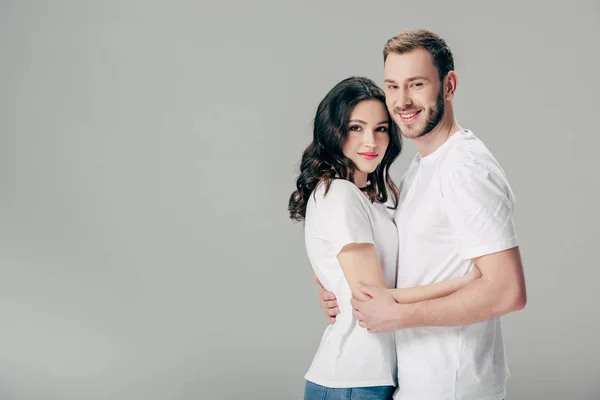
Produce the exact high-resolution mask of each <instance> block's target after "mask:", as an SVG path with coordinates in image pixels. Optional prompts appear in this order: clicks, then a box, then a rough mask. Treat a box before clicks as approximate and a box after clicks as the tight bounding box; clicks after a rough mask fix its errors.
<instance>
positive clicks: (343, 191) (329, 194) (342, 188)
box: [314, 179, 368, 202]
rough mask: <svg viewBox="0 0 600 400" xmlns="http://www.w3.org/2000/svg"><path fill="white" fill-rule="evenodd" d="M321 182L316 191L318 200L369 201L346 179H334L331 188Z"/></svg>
mask: <svg viewBox="0 0 600 400" xmlns="http://www.w3.org/2000/svg"><path fill="white" fill-rule="evenodd" d="M327 185H328V184H327V183H326V182H320V183H319V184H318V185H317V187H316V188H315V190H314V194H315V197H316V198H317V199H319V198H322V199H328V201H330V202H346V201H368V199H367V198H366V197H365V196H364V195H363V193H362V192H361V191H360V189H359V188H358V187H357V186H356V185H355V184H354V183H352V182H350V181H348V180H345V179H332V180H331V181H330V182H329V186H327Z"/></svg>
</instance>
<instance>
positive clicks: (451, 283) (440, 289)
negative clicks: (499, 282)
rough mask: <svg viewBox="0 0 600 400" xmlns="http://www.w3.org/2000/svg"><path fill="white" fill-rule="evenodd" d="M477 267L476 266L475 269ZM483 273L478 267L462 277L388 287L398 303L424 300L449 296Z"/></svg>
mask: <svg viewBox="0 0 600 400" xmlns="http://www.w3.org/2000/svg"><path fill="white" fill-rule="evenodd" d="M475 268H477V267H474V269H475ZM480 277H481V273H480V272H479V270H478V269H477V270H476V271H475V270H474V271H472V272H470V273H469V274H467V275H465V276H461V277H460V278H455V279H449V280H447V281H443V282H438V283H431V284H428V285H423V286H416V287H410V288H401V289H387V290H388V292H389V293H390V294H391V295H392V297H393V298H394V300H396V302H398V303H404V304H408V303H417V302H419V301H424V300H432V299H437V298H440V297H444V296H448V295H450V294H452V293H454V292H456V291H457V290H458V289H460V288H462V287H463V286H465V285H467V284H469V283H470V282H473V281H474V280H475V279H479V278H480Z"/></svg>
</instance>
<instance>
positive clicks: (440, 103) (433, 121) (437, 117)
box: [394, 88, 445, 139]
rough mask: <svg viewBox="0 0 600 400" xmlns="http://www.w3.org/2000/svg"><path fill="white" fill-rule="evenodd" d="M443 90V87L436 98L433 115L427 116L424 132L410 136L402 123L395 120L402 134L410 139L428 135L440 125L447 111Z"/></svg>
mask: <svg viewBox="0 0 600 400" xmlns="http://www.w3.org/2000/svg"><path fill="white" fill-rule="evenodd" d="M442 92H443V91H442V88H440V91H439V92H438V95H437V98H436V104H435V108H434V109H432V110H431V115H430V116H429V117H428V118H427V123H426V124H425V128H424V129H423V132H421V133H419V134H418V135H416V136H408V135H406V134H405V133H404V132H402V129H401V128H400V125H399V124H398V123H396V122H395V121H394V123H396V126H397V127H398V130H399V131H400V133H401V134H402V136H404V137H406V138H408V139H416V138H420V137H423V136H425V135H427V134H428V133H429V132H431V131H432V130H433V129H434V128H435V127H436V126H438V124H439V123H440V121H441V120H442V117H443V116H444V111H445V107H444V96H443V94H442Z"/></svg>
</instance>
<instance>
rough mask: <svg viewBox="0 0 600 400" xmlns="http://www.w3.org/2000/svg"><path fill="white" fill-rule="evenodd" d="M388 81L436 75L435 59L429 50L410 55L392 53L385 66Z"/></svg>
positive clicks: (413, 52) (414, 52)
mask: <svg viewBox="0 0 600 400" xmlns="http://www.w3.org/2000/svg"><path fill="white" fill-rule="evenodd" d="M384 73H385V78H386V79H402V80H404V79H410V78H412V77H415V76H425V77H427V76H429V75H435V74H436V73H437V70H436V68H435V65H434V63H433V57H432V56H431V54H429V52H428V51H427V50H424V49H417V50H413V51H411V52H408V53H402V54H398V53H391V54H389V55H388V57H387V59H386V61H385V64H384Z"/></svg>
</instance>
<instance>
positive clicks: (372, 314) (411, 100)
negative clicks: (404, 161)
mask: <svg viewBox="0 0 600 400" xmlns="http://www.w3.org/2000/svg"><path fill="white" fill-rule="evenodd" d="M383 54H384V66H385V67H384V70H385V80H384V82H385V92H386V103H387V106H388V109H389V111H390V114H391V115H392V117H393V119H394V121H395V123H396V124H397V125H398V127H399V128H400V131H401V132H402V135H403V136H404V137H406V138H408V139H410V140H412V141H413V142H414V143H415V145H416V147H417V150H418V154H417V155H416V156H415V158H414V160H413V161H412V163H411V165H410V166H409V168H408V171H407V172H406V174H405V175H404V177H403V178H402V182H401V184H400V189H401V197H400V205H399V207H398V209H397V210H396V211H395V215H394V219H395V222H396V225H397V227H398V232H399V240H400V247H399V249H400V250H399V258H398V274H397V287H411V286H418V285H423V284H428V283H433V282H438V281H442V280H446V279H451V278H454V277H458V276H461V275H464V274H466V273H467V272H468V271H469V270H470V269H471V268H473V266H474V265H477V267H478V268H479V269H480V271H481V274H482V276H481V278H479V279H477V280H476V281H474V282H472V283H470V284H468V285H467V286H465V287H464V288H462V289H460V290H458V291H457V292H455V293H453V294H451V295H448V296H446V297H443V298H439V299H434V300H428V301H423V302H419V303H413V304H399V303H396V302H395V301H394V299H393V298H392V297H391V296H389V295H387V294H386V293H385V292H384V291H383V290H381V289H377V288H374V287H367V286H363V287H362V289H361V291H363V292H364V293H365V294H367V295H369V296H370V297H371V299H370V300H368V301H364V302H361V301H358V300H357V299H353V300H352V305H353V306H354V315H355V317H356V318H357V319H358V320H359V324H360V326H362V327H365V328H367V329H368V330H369V331H370V332H389V331H394V332H395V335H396V351H397V357H398V383H399V388H398V390H397V391H396V393H395V394H394V399H397V400H450V399H452V400H467V399H469V400H477V399H479V400H483V399H485V400H502V399H504V398H505V395H506V379H507V378H508V368H507V366H506V359H505V354H504V344H503V341H502V330H501V327H500V320H499V317H500V316H501V315H504V314H506V313H509V312H513V311H517V310H520V309H522V308H523V307H525V303H526V289H525V279H524V276H523V266H522V262H521V257H520V254H519V247H518V242H517V236H516V232H515V227H514V223H513V214H514V207H515V199H514V196H513V193H512V190H511V188H510V186H509V184H508V182H507V179H506V177H505V175H504V172H503V171H502V169H501V168H500V165H499V164H498V162H497V161H496V159H495V158H494V157H493V156H492V154H491V153H490V152H489V150H488V149H487V148H486V147H485V146H484V144H483V143H482V142H481V141H480V140H479V139H478V138H477V137H476V136H475V135H474V134H473V133H472V132H470V131H468V130H465V129H463V128H462V127H461V126H460V125H459V124H458V123H457V121H456V120H455V119H454V113H453V107H452V99H453V97H454V94H455V92H456V88H457V84H458V78H457V75H456V73H455V72H454V60H453V55H452V52H451V51H450V49H449V48H448V46H447V44H446V43H445V41H444V40H443V39H442V38H441V37H439V36H438V35H436V34H435V33H433V32H430V31H426V30H411V31H406V32H403V33H400V34H399V35H397V36H395V37H393V38H391V39H390V40H388V42H387V43H386V45H385V48H384V51H383ZM320 299H321V304H322V306H323V308H324V310H325V311H326V312H327V313H328V314H329V315H330V316H331V317H334V316H335V315H336V314H337V313H338V312H339V311H338V309H337V303H336V301H335V297H333V294H331V293H329V292H325V291H324V289H322V288H321V289H320Z"/></svg>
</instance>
